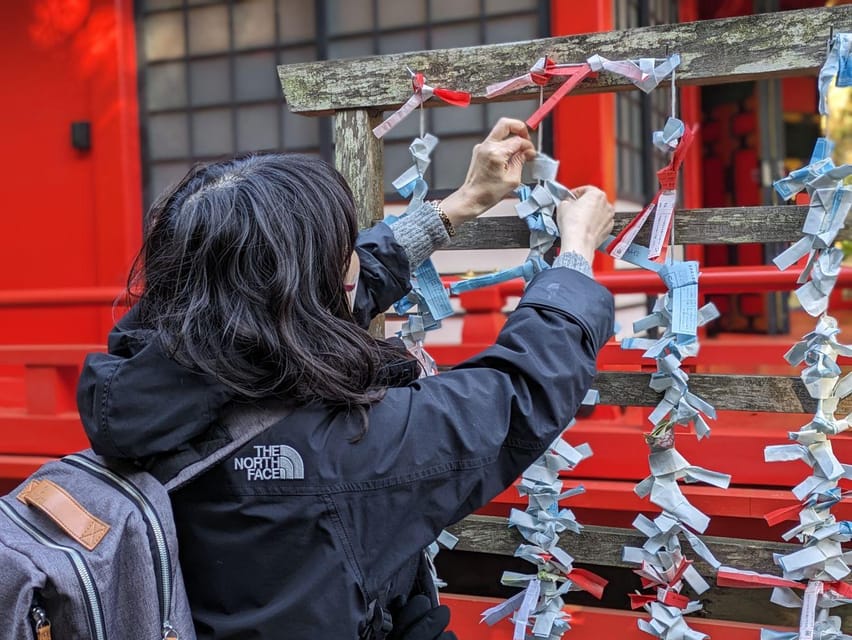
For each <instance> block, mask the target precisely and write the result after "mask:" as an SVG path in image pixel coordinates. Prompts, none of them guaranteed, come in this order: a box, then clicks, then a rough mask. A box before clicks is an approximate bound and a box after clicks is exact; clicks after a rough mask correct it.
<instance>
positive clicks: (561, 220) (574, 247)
mask: <svg viewBox="0 0 852 640" xmlns="http://www.w3.org/2000/svg"><path fill="white" fill-rule="evenodd" d="M573 193H574V195H576V196H577V199H576V200H563V201H562V202H561V203H560V204H559V207H558V209H557V210H556V224H557V226H558V227H559V236H560V238H561V244H562V250H563V251H574V252H575V253H579V254H580V255H581V256H583V257H584V258H586V260H588V261H589V264H591V263H592V260H593V259H594V257H595V249H597V248H598V247H599V246H600V244H601V243H602V242H603V241H604V240H606V238H607V236H608V235H609V233H610V231H612V225H613V219H614V214H615V209H614V208H613V206H612V204H610V202H609V201H608V200H607V199H606V194H605V193H604V192H603V191H601V190H600V189H598V188H597V187H592V186H586V187H578V188H577V189H574V190H573Z"/></svg>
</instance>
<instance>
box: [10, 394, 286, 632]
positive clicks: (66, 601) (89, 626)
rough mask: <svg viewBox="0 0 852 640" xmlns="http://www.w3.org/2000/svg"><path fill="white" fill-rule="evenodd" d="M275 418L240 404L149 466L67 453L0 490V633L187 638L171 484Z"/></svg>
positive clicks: (198, 470) (199, 469)
mask: <svg viewBox="0 0 852 640" xmlns="http://www.w3.org/2000/svg"><path fill="white" fill-rule="evenodd" d="M285 415H286V414H285ZM282 417H283V415H282V412H281V410H280V408H278V409H269V408H265V409H262V408H259V407H253V408H251V409H249V410H247V409H246V407H245V406H243V407H241V408H240V409H239V411H231V412H230V413H229V414H228V415H226V416H225V417H224V419H223V421H222V424H221V425H217V426H216V427H214V428H213V429H211V434H206V435H205V436H203V438H202V440H201V442H199V443H195V445H194V447H193V452H194V453H192V454H191V456H190V457H187V454H186V452H183V453H182V454H179V455H177V456H173V457H172V458H171V459H168V460H166V461H165V462H164V464H159V465H154V467H152V469H151V471H150V472H149V471H146V470H143V469H142V468H141V467H140V466H137V465H135V464H134V463H132V462H129V461H116V460H111V459H110V460H107V459H105V458H102V457H100V456H98V455H96V454H95V453H94V452H92V451H91V450H86V451H82V452H79V453H74V454H71V455H68V456H65V457H64V458H62V459H60V460H56V461H53V462H49V463H47V464H45V465H44V466H42V467H41V468H40V469H39V470H38V471H36V472H35V473H34V474H33V475H32V476H30V477H29V478H27V479H26V480H25V481H24V482H23V483H22V484H21V485H20V486H19V487H18V488H16V489H15V490H14V491H12V492H11V493H10V494H9V495H7V496H3V497H2V498H0V619H3V620H5V621H6V622H5V623H4V624H3V625H0V640H31V639H33V638H35V639H36V640H50V639H51V638H52V634H55V637H56V638H58V639H60V640H62V639H70V638H75V639H76V638H81V639H82V638H91V639H92V640H127V639H128V638H134V639H138V640H157V639H161V640H195V637H196V636H195V631H194V629H193V624H192V616H191V614H190V610H189V603H188V600H187V596H186V591H185V589H184V584H183V579H182V576H181V570H180V564H179V562H178V553H177V538H176V534H175V525H174V519H173V517H172V511H171V503H170V500H169V495H168V493H169V492H170V491H174V490H176V489H178V488H180V487H182V486H183V485H184V484H186V483H188V482H189V481H191V480H192V479H194V478H196V477H197V476H199V475H200V474H202V473H203V472H204V471H206V470H207V469H209V468H211V467H212V466H213V465H215V464H217V463H218V462H220V461H221V460H222V459H224V458H225V457H227V456H228V455H229V454H231V453H232V452H234V451H236V450H237V449H239V448H240V447H242V446H243V445H244V444H246V443H247V442H249V441H250V440H251V439H253V438H254V437H255V436H257V435H259V434H260V433H262V432H263V431H264V430H265V429H266V428H267V427H269V426H271V425H272V424H274V423H275V422H276V421H278V420H280V419H281V418H282ZM158 478H159V479H158Z"/></svg>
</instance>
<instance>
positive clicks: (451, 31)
mask: <svg viewBox="0 0 852 640" xmlns="http://www.w3.org/2000/svg"><path fill="white" fill-rule="evenodd" d="M477 44H480V39H479V22H478V21H477V22H465V23H463V24H453V25H446V26H440V27H433V29H432V47H433V48H434V49H452V48H453V47H472V46H475V45H477Z"/></svg>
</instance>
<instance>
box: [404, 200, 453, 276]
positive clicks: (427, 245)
mask: <svg viewBox="0 0 852 640" xmlns="http://www.w3.org/2000/svg"><path fill="white" fill-rule="evenodd" d="M391 230H392V231H393V235H394V238H395V239H396V241H397V242H398V243H399V245H400V246H401V247H402V248H403V250H404V251H405V255H406V256H408V262H409V264H410V265H411V270H412V271H414V269H416V268H417V267H419V266H420V265H421V263H423V261H425V260H426V259H427V258H428V257H429V256H431V255H432V253H433V252H434V251H435V250H436V249H440V248H441V247H443V246H445V245H446V244H447V243H448V242H449V241H450V236H449V235H448V234H447V229H446V228H445V227H444V223H443V222H441V218H440V217H439V216H438V212H437V211H436V210H435V207H433V206H432V205H431V204H429V203H428V202H424V203H423V204H422V205H420V207H419V208H418V209H415V210H414V211H412V212H411V213H409V214H407V215H405V216H403V217H402V218H400V219H399V220H397V221H396V222H394V223H393V224H392V225H391Z"/></svg>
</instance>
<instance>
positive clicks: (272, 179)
mask: <svg viewBox="0 0 852 640" xmlns="http://www.w3.org/2000/svg"><path fill="white" fill-rule="evenodd" d="M357 233H358V224H357V218H356V214H355V206H354V203H353V200H352V193H351V191H350V189H349V186H348V185H347V184H346V181H345V180H344V179H343V177H342V176H341V175H340V174H339V173H338V172H337V171H336V170H335V169H334V168H333V167H331V166H330V165H328V164H327V163H325V162H323V161H322V160H319V159H317V158H312V157H310V156H304V155H289V154H288V155H284V154H277V153H269V154H253V155H248V156H243V157H239V158H235V159H232V160H226V161H221V162H214V163H211V164H205V165H199V166H197V167H195V168H194V169H192V170H191V171H190V172H189V173H188V174H187V175H186V177H184V178H183V180H181V181H180V183H178V184H177V186H175V187H174V188H173V189H171V190H169V191H168V192H167V193H165V194H164V195H162V196H161V197H160V198H159V199H158V200H157V202H156V203H155V204H154V205H153V206H152V208H151V210H150V212H149V217H148V221H147V228H146V231H145V240H144V244H143V246H142V250H141V252H140V254H139V256H138V257H137V260H136V262H135V264H134V268H133V270H132V271H131V275H130V279H129V281H128V289H129V291H136V292H137V293H136V304H137V309H138V313H139V320H140V321H141V322H142V323H143V325H144V326H146V327H148V328H150V329H152V330H153V331H154V334H155V336H156V339H158V340H160V341H161V343H162V345H163V346H164V348H165V349H166V351H167V353H168V354H169V355H170V356H171V357H172V358H174V359H175V360H177V361H178V362H180V363H181V364H183V365H184V366H187V367H189V368H192V369H193V370H197V371H201V372H203V373H206V374H208V375H211V376H214V377H215V378H217V379H218V380H219V381H221V383H223V384H224V385H226V386H227V387H229V388H230V389H231V390H232V391H233V392H234V394H235V395H236V396H237V397H242V398H263V397H266V396H274V395H282V396H284V397H286V398H288V399H291V400H293V401H294V402H295V403H298V404H308V403H312V402H317V401H320V402H326V403H328V404H330V405H333V406H336V407H343V408H347V409H353V408H355V409H358V410H360V412H361V413H362V415H363V413H364V411H363V410H364V408H365V407H366V406H367V405H369V404H370V403H372V402H374V401H376V400H378V399H380V398H381V397H382V396H383V394H384V391H385V389H386V382H385V373H386V371H387V369H388V367H393V366H395V365H399V364H401V363H403V362H406V363H408V362H410V358H409V356H408V355H407V354H405V352H404V351H401V350H400V349H397V348H394V347H392V346H391V345H389V344H388V343H386V342H384V341H382V340H377V339H375V338H373V337H372V336H370V335H369V333H367V332H366V331H364V330H363V329H361V328H360V327H358V326H357V325H356V324H355V323H354V322H353V318H352V314H351V312H350V310H349V305H348V303H347V299H346V295H345V291H344V288H343V279H344V274H345V272H346V270H347V268H348V266H349V260H350V256H351V253H352V249H353V245H354V242H355V238H356V235H357ZM131 295H132V294H131ZM364 426H365V427H366V422H365V423H364Z"/></svg>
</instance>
